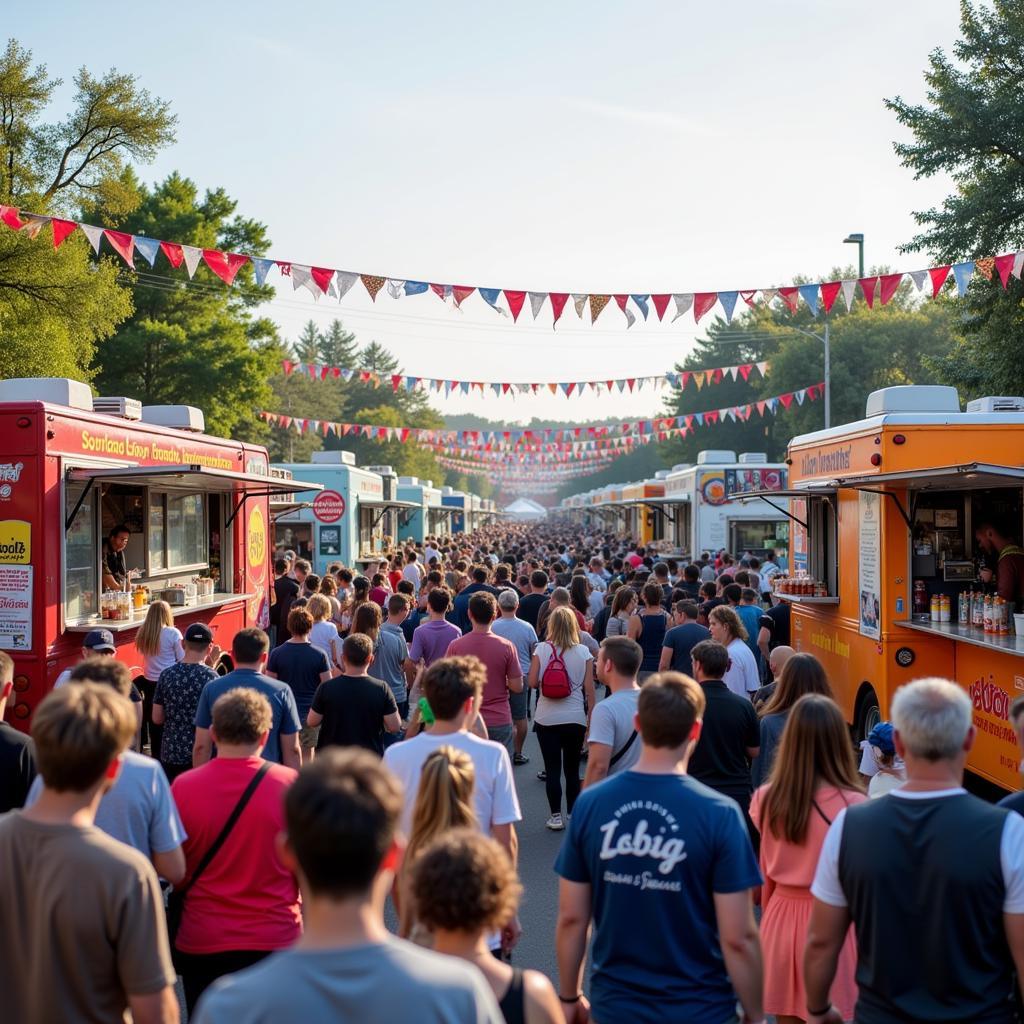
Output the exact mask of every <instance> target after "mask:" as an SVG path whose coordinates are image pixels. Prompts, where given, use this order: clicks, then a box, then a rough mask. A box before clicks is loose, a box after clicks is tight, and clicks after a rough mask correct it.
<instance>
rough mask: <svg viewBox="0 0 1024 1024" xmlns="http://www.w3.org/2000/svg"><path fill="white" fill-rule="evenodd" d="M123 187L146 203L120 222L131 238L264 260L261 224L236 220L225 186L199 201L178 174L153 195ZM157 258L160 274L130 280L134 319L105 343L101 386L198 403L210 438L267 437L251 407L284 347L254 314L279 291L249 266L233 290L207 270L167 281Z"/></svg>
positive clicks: (153, 399)
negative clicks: (162, 240) (258, 279)
mask: <svg viewBox="0 0 1024 1024" xmlns="http://www.w3.org/2000/svg"><path fill="white" fill-rule="evenodd" d="M122 182H124V183H125V187H126V189H127V188H128V187H134V188H135V189H136V190H137V192H138V195H139V197H140V201H139V204H138V206H137V207H136V209H135V210H134V211H133V212H132V213H130V214H128V215H127V216H125V217H123V218H121V221H120V226H121V227H122V228H123V229H124V230H126V231H130V232H132V233H133V234H136V235H148V236H149V237H153V238H172V239H174V240H175V241H181V242H184V243H186V244H188V245H195V246H199V247H202V248H214V249H224V250H236V251H237V250H241V251H243V252H247V253H252V254H253V255H257V256H258V255H261V254H262V253H264V252H266V251H267V248H268V247H269V239H268V238H267V232H266V228H265V227H264V225H262V224H260V223H259V222H258V221H255V220H250V219H247V218H243V217H240V216H238V215H237V214H236V212H235V211H236V203H235V201H234V200H232V199H231V198H229V197H228V195H227V194H226V193H225V192H224V190H223V189H215V190H212V191H207V192H206V193H205V195H204V196H203V197H202V198H200V195H199V191H198V189H197V187H196V185H195V183H194V182H192V181H190V180H189V179H188V178H183V177H181V176H180V175H179V174H176V173H175V174H171V175H170V176H169V177H168V178H166V179H165V180H164V181H163V182H161V183H160V184H159V185H157V186H156V187H155V188H152V189H149V188H147V187H145V186H142V185H137V184H135V185H134V186H132V184H131V181H130V176H129V175H122ZM100 212H101V213H102V211H100ZM159 259H160V261H161V262H158V263H157V268H156V270H157V272H156V273H151V272H149V271H148V270H144V269H139V270H138V272H137V273H136V274H134V275H128V277H129V279H130V280H131V282H132V283H133V285H134V287H135V313H134V314H133V315H132V317H131V319H130V320H129V321H128V322H127V323H125V324H124V325H123V326H122V327H121V328H120V329H119V330H118V331H117V333H116V334H115V335H114V336H113V337H112V338H110V339H108V340H106V341H104V342H102V343H101V344H100V346H99V348H98V352H97V356H98V362H99V365H100V370H99V372H98V374H97V377H96V383H97V386H98V387H99V388H100V389H101V390H102V391H103V392H104V393H105V394H117V395H129V396H131V397H133V398H138V399H139V400H140V401H142V402H144V403H147V404H162V403H178V402H180V403H185V404H188V405H195V406H198V407H199V408H200V409H202V410H203V412H204V413H205V415H206V425H207V430H208V431H209V432H210V433H213V434H220V435H224V436H229V437H237V438H240V439H243V440H244V439H260V438H262V437H263V436H264V434H265V431H264V430H263V429H262V427H261V425H260V424H259V423H258V421H256V420H255V418H254V417H253V410H254V409H256V408H258V407H263V406H265V405H266V404H267V401H268V400H269V398H270V396H271V389H270V386H269V384H268V382H267V381H268V377H269V376H270V374H271V372H272V368H273V366H274V361H275V359H276V357H277V356H278V354H279V349H278V347H277V345H276V328H275V326H274V324H273V323H272V322H271V321H269V320H267V319H265V318H260V317H256V316H255V315H254V313H253V312H252V310H253V307H255V306H256V305H257V304H258V303H260V302H263V301H266V300H267V299H269V298H270V297H271V296H272V294H273V290H272V289H271V288H270V287H269V286H266V285H264V286H259V285H257V284H256V283H255V280H254V278H253V271H252V267H251V266H250V265H246V266H245V267H243V268H242V269H241V270H240V271H239V273H238V276H237V277H236V278H235V283H234V285H233V286H232V287H231V288H228V287H227V286H226V285H225V284H224V283H223V282H222V281H220V280H219V279H218V278H217V277H215V276H214V275H213V273H212V272H211V271H210V270H209V269H208V268H206V267H205V266H200V268H199V269H198V270H197V271H196V274H195V276H194V278H193V279H192V281H191V282H189V281H187V280H183V279H182V277H181V275H180V274H178V275H173V274H168V273H167V269H168V265H167V264H165V263H163V262H162V261H163V257H162V256H161V257H160V258H159ZM278 365H280V364H279V363H278Z"/></svg>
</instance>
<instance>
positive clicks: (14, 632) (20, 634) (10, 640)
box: [0, 565, 32, 651]
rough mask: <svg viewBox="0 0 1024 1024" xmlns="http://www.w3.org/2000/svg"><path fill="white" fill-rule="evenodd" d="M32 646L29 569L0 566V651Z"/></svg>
mask: <svg viewBox="0 0 1024 1024" xmlns="http://www.w3.org/2000/svg"><path fill="white" fill-rule="evenodd" d="M31 646H32V566H31V565H0V650H4V651H27V650H28V649H29V648H30V647H31Z"/></svg>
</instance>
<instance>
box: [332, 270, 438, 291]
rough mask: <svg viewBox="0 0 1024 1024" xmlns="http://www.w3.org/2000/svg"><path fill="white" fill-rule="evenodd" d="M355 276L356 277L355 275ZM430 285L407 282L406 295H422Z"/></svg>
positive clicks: (421, 282)
mask: <svg viewBox="0 0 1024 1024" xmlns="http://www.w3.org/2000/svg"><path fill="white" fill-rule="evenodd" d="M353 276H355V275H353ZM338 277H339V278H340V277H341V271H340V270H339V271H338ZM428 287H429V285H428V284H427V282H426V281H406V282H405V294H406V295H422V294H423V293H424V292H425V291H426V290H427V288H428Z"/></svg>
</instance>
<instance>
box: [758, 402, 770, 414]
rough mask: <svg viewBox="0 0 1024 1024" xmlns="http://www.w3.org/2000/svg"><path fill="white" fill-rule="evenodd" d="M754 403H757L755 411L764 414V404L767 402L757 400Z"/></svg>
mask: <svg viewBox="0 0 1024 1024" xmlns="http://www.w3.org/2000/svg"><path fill="white" fill-rule="evenodd" d="M756 404H757V411H758V412H759V413H760V414H761V415H762V416H763V415H764V410H765V406H767V404H768V403H767V402H757V403H756Z"/></svg>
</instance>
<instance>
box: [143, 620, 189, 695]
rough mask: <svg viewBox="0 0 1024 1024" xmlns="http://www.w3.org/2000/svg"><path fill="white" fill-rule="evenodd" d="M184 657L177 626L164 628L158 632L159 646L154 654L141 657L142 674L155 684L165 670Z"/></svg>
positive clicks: (179, 631)
mask: <svg viewBox="0 0 1024 1024" xmlns="http://www.w3.org/2000/svg"><path fill="white" fill-rule="evenodd" d="M184 657H185V648H184V647H182V645H181V630H180V629H178V627H177V626H164V628H163V629H161V630H160V644H159V647H158V648H157V652H156V654H145V655H143V657H142V662H143V669H142V674H143V675H144V676H145V677H146V678H147V679H148V680H149V681H150V682H151V683H155V682H156V681H157V680H158V679H159V678H160V673H161V672H163V670H164V669H165V668H170V667H171V666H172V665H174V664H177V662H179V661H181V659H182V658H184Z"/></svg>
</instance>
